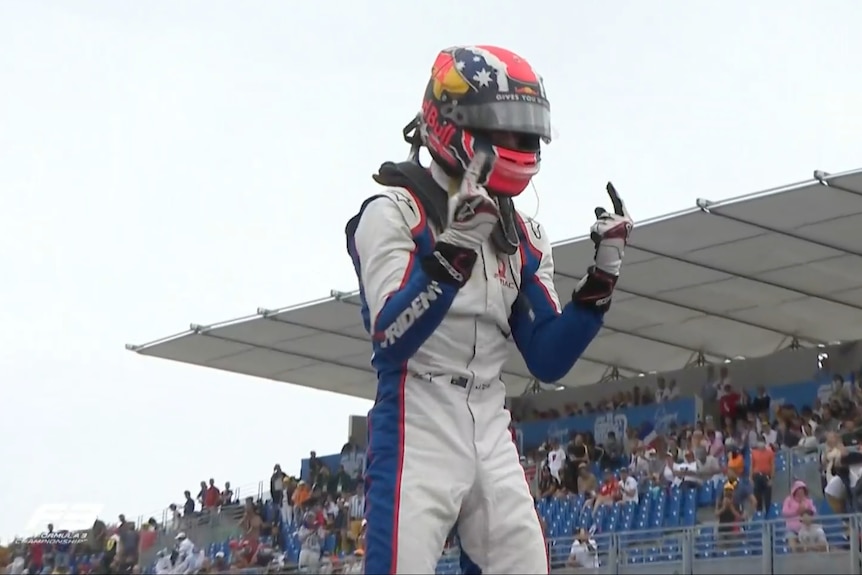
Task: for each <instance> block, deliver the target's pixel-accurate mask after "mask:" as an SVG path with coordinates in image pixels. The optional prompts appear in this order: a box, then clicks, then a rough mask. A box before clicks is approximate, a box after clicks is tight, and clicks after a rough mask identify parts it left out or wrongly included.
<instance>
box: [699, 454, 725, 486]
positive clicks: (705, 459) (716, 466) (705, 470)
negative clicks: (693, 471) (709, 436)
mask: <svg viewBox="0 0 862 575" xmlns="http://www.w3.org/2000/svg"><path fill="white" fill-rule="evenodd" d="M694 454H695V458H696V459H697V463H698V473H699V474H700V478H701V479H703V480H707V481H708V480H712V479H714V478H716V477H719V476H721V463H719V461H718V458H717V457H715V456H714V455H712V454H711V453H710V452H709V449H708V448H703V447H701V448H699V449H695V450H694Z"/></svg>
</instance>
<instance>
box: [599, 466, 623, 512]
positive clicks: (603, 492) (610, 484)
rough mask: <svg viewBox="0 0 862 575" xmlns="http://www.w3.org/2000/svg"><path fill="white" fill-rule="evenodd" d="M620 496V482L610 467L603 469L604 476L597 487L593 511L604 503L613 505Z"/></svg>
mask: <svg viewBox="0 0 862 575" xmlns="http://www.w3.org/2000/svg"><path fill="white" fill-rule="evenodd" d="M619 498H620V482H619V481H618V480H617V478H616V476H614V472H613V470H611V469H605V477H604V479H603V480H602V485H601V487H599V493H598V496H597V497H596V502H595V505H594V506H593V511H594V512H595V511H597V510H598V509H599V507H602V506H604V505H613V504H614V502H616V501H617V500H618V499H619Z"/></svg>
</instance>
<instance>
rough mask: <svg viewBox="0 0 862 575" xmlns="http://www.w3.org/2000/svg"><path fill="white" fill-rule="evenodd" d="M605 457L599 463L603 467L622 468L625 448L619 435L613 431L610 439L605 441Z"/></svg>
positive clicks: (609, 433) (609, 435) (610, 433)
mask: <svg viewBox="0 0 862 575" xmlns="http://www.w3.org/2000/svg"><path fill="white" fill-rule="evenodd" d="M602 447H604V456H603V457H602V458H601V460H600V461H599V463H600V465H601V466H602V467H610V468H612V469H616V468H617V467H620V464H621V463H622V456H623V446H622V444H621V443H620V441H619V440H618V439H617V434H616V433H614V432H613V431H609V432H608V437H607V439H605V443H604V445H603V446H602Z"/></svg>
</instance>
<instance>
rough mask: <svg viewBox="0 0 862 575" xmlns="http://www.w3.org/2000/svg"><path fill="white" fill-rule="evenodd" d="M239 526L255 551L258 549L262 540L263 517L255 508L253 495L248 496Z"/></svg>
mask: <svg viewBox="0 0 862 575" xmlns="http://www.w3.org/2000/svg"><path fill="white" fill-rule="evenodd" d="M239 526H240V529H242V534H243V539H245V540H246V541H248V542H249V543H250V544H251V545H253V546H254V548H255V551H257V545H258V542H259V541H260V530H261V528H262V527H263V519H261V518H260V515H259V514H258V512H257V509H255V506H254V501H253V500H252V498H251V497H247V498H246V500H245V507H244V508H243V514H242V519H240V522H239Z"/></svg>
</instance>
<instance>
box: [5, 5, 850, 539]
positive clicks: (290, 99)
mask: <svg viewBox="0 0 862 575" xmlns="http://www.w3.org/2000/svg"><path fill="white" fill-rule="evenodd" d="M859 21H862V3H859V2H856V1H855V0H833V1H832V2H828V3H814V2H807V1H803V0H781V1H778V0H760V1H759V2H743V1H741V0H731V1H729V2H690V1H676V0H664V1H663V2H661V3H653V2H640V1H637V0H617V1H615V2H598V1H591V0H589V1H588V0H581V1H578V2H571V3H566V2H559V1H556V0H538V1H537V2H533V3H524V2H518V1H515V0H474V1H472V2H467V3H464V2H460V1H456V0H437V1H435V2H433V3H420V2H403V1H399V0H366V1H359V2H321V3H315V2H284V1H276V0H268V1H266V0H256V1H255V0H249V1H243V2H239V1H233V2H226V1H221V0H208V1H204V0H200V1H194V0H187V1H186V0H179V1H177V0H149V1H147V2H131V1H124V2H117V1H112V0H103V1H89V0H76V1H75V2H69V1H47V0H46V1H41V2H32V1H30V0H4V1H3V2H0V226H2V230H3V236H2V237H3V241H2V243H0V269H2V270H3V271H2V275H0V301H2V306H0V326H2V327H0V380H2V385H3V388H2V397H3V403H2V407H3V414H2V416H0V436H2V442H0V461H3V462H4V468H3V469H4V473H2V475H0V539H8V538H9V537H10V536H11V535H13V534H15V533H19V534H23V533H24V532H25V531H26V527H27V526H28V524H29V523H30V522H31V520H35V521H37V523H38V520H37V519H34V517H33V513H34V511H36V510H37V508H39V507H40V506H41V505H45V504H61V505H77V504H89V505H98V506H99V507H100V508H102V509H103V517H104V518H106V519H108V520H113V519H114V518H115V517H116V515H117V514H118V513H125V514H126V515H127V516H129V517H137V516H139V515H143V516H145V517H147V516H149V515H153V514H155V513H156V511H157V510H161V509H162V508H164V507H165V506H167V505H168V504H169V503H171V502H179V501H180V500H181V499H182V491H183V490H184V489H193V488H194V487H195V486H196V485H197V484H198V483H199V482H200V481H201V480H202V479H208V478H210V477H213V478H215V479H216V481H217V482H218V483H219V484H221V483H222V482H223V481H225V480H229V481H231V482H232V484H233V485H234V486H247V485H255V484H256V483H257V482H258V481H260V480H265V479H267V478H268V476H269V473H270V472H271V470H272V466H273V464H274V463H276V462H278V463H281V464H282V465H283V466H284V468H285V469H286V470H287V471H290V472H295V473H298V471H299V463H300V459H301V458H302V457H305V456H307V454H308V452H309V451H310V450H312V449H316V450H317V451H318V452H319V453H321V454H325V453H332V452H335V451H337V450H338V449H340V447H341V445H342V444H343V443H344V442H345V440H346V439H347V426H348V424H347V420H348V415H350V414H364V413H366V412H367V410H368V408H369V407H370V404H369V402H367V401H363V400H358V399H351V398H346V397H341V396H337V395H334V394H330V393H326V392H318V391H313V390H307V389H302V388H297V387H294V386H290V385H285V384H282V383H275V382H267V381H264V380H259V379H251V378H248V377H243V376H239V375H233V374H228V373H223V372H218V371H215V370H209V369H204V368H198V367H191V366H186V365H182V364H177V363H172V362H167V361H164V360H158V359H153V358H145V357H140V356H137V355H135V354H133V353H130V352H127V351H125V349H124V344H125V343H129V342H131V343H143V342H146V341H149V340H152V339H156V338H158V337H161V336H164V335H168V334H171V333H175V332H178V331H181V330H183V329H185V328H186V327H187V326H188V324H189V323H191V322H197V323H201V324H208V323H213V322H216V321H219V320H225V319H230V318H233V317H239V316H242V315H246V314H249V313H252V312H253V311H254V310H255V309H257V307H259V306H263V307H267V308H277V307H282V306H286V305H290V304H295V303H300V302H303V301H306V300H311V299H316V298H319V297H322V296H326V295H328V293H329V291H330V290H331V289H339V290H344V291H348V290H352V289H354V288H355V287H356V280H355V277H354V275H353V271H352V268H351V265H350V262H349V259H348V258H347V256H346V254H345V253H344V247H343V245H344V241H343V227H344V223H345V221H346V220H347V218H348V217H350V216H351V215H352V214H353V213H355V211H356V210H357V208H358V207H359V205H360V204H361V202H362V200H363V199H364V198H365V197H367V196H369V195H371V194H372V193H374V191H375V184H373V182H372V181H371V179H370V177H369V176H370V174H371V173H373V172H374V171H375V170H376V169H377V167H378V166H379V165H380V163H382V162H383V161H386V160H400V159H402V158H404V157H405V155H406V153H407V147H406V145H405V144H404V143H403V142H402V140H401V136H400V134H401V128H402V127H403V126H404V125H405V124H406V123H407V122H408V121H409V120H410V119H411V118H412V117H413V115H414V114H415V113H416V112H417V111H418V109H419V105H420V101H421V96H422V93H423V91H424V86H425V83H426V82H427V80H428V75H429V72H430V67H431V64H432V63H433V61H434V57H435V56H436V54H437V52H438V51H439V50H440V49H442V48H445V47H447V46H450V45H455V44H496V45H501V46H505V47H507V48H509V49H511V50H514V51H516V52H518V53H520V54H521V55H523V56H525V57H526V58H527V59H528V60H530V61H531V62H532V64H533V65H534V67H535V68H536V69H537V70H538V71H539V72H540V73H541V74H542V75H543V76H544V78H545V87H546V89H547V92H548V96H549V98H550V100H551V105H552V120H553V122H554V129H555V134H556V137H555V141H554V142H553V143H552V144H551V145H550V146H548V147H547V149H546V150H545V151H544V153H543V167H542V173H541V174H540V175H539V176H538V177H537V178H536V181H535V183H536V188H537V190H538V193H537V195H534V194H532V193H525V194H524V196H523V197H522V198H519V199H518V202H517V203H518V206H519V207H520V208H521V209H522V210H523V211H525V212H526V213H528V214H530V215H532V214H534V213H537V214H538V218H539V220H541V221H542V223H543V224H544V226H545V227H546V229H547V230H548V231H549V233H550V234H551V235H552V236H553V237H554V238H555V239H564V238H567V237H573V236H580V235H582V234H583V233H585V232H586V231H587V230H588V227H589V225H590V224H591V223H592V218H593V216H592V209H593V207H594V206H596V205H598V204H601V202H602V201H603V200H604V199H605V195H604V184H605V182H606V181H608V180H609V179H610V180H613V181H614V183H615V184H616V186H617V188H618V189H619V190H620V193H621V194H623V196H624V198H625V199H626V201H627V203H628V206H629V209H630V211H631V213H632V214H633V215H634V216H635V219H636V220H638V219H644V218H647V217H652V216H657V215H660V214H664V213H667V212H670V211H674V210H678V209H683V208H689V207H693V206H694V201H695V199H696V198H698V197H705V198H708V199H712V200H718V199H723V198H727V197H730V196H735V195H740V194H743V193H747V192H753V191H757V190H761V189H766V188H770V187H774V186H778V185H783V184H789V183H792V182H796V181H800V180H804V179H807V178H809V177H810V176H811V174H812V172H813V170H815V169H824V170H827V171H831V172H838V171H842V170H849V169H855V168H859V167H862V154H860V151H862V112H860V110H862V108H860V106H859V102H860V101H862V76H860V75H859V74H858V73H855V71H856V69H857V67H858V54H862V37H860V35H859V34H858V33H857V32H858V30H857V26H856V23H858V22H859ZM684 240H685V239H684V238H680V241H684ZM6 470H10V471H11V472H8V473H7V472H5V471H6ZM255 489H256V488H255ZM40 527H41V525H39V526H37V528H40Z"/></svg>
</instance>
